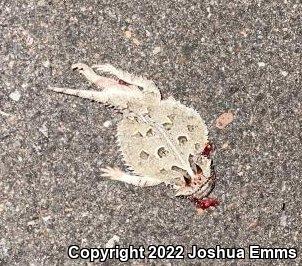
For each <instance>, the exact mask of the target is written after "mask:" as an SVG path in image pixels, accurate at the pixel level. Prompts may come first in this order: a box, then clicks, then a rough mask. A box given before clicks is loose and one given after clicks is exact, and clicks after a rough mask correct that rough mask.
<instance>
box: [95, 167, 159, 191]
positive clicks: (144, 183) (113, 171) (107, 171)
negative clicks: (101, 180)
mask: <svg viewBox="0 0 302 266" xmlns="http://www.w3.org/2000/svg"><path fill="white" fill-rule="evenodd" d="M101 170H102V171H103V174H102V176H103V177H108V178H110V179H112V180H118V181H121V182H125V183H128V184H132V185H134V186H138V187H150V186H155V185H158V184H160V183H162V181H160V180H158V179H154V178H153V179H152V178H149V177H145V176H138V175H130V174H127V173H125V172H123V171H121V170H120V169H118V168H111V167H106V168H103V169H101Z"/></svg>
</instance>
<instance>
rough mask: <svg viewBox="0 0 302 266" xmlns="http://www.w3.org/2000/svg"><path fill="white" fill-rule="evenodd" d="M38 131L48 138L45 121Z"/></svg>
mask: <svg viewBox="0 0 302 266" xmlns="http://www.w3.org/2000/svg"><path fill="white" fill-rule="evenodd" d="M39 131H40V132H41V133H42V134H43V136H44V137H46V138H48V128H47V127H46V123H44V124H43V125H42V126H41V127H40V128H39Z"/></svg>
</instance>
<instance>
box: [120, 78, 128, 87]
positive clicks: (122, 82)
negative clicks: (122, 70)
mask: <svg viewBox="0 0 302 266" xmlns="http://www.w3.org/2000/svg"><path fill="white" fill-rule="evenodd" d="M118 84H120V85H125V86H128V85H129V83H127V82H126V81H123V80H121V79H119V80H118Z"/></svg>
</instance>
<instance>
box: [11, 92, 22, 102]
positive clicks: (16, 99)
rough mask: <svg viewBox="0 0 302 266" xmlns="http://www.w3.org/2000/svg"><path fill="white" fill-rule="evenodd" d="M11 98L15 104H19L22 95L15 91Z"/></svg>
mask: <svg viewBox="0 0 302 266" xmlns="http://www.w3.org/2000/svg"><path fill="white" fill-rule="evenodd" d="M9 98H11V99H12V100H13V101H15V102H18V101H19V100H20V98H21V94H20V92H18V91H14V92H12V93H11V94H10V95H9Z"/></svg>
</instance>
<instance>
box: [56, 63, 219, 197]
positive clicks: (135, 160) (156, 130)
mask: <svg viewBox="0 0 302 266" xmlns="http://www.w3.org/2000/svg"><path fill="white" fill-rule="evenodd" d="M72 69H73V70H78V71H79V72H80V73H81V74H83V75H84V76H85V77H86V78H87V79H88V80H89V81H90V82H92V83H93V84H95V85H96V86H97V87H99V88H100V89H102V90H98V91H97V90H75V89H69V88H58V87H50V89H51V90H53V91H55V92H60V93H65V94H70V95H76V96H79V97H82V98H86V99H90V100H94V101H97V102H100V103H103V104H105V105H109V106H114V107H115V108H117V109H119V110H120V111H121V112H122V114H123V118H122V120H121V121H120V122H119V124H118V127H117V141H118V145H119V146H120V150H121V153H122V156H123V159H124V161H125V163H126V165H127V166H128V167H129V170H131V171H132V173H129V172H128V173H126V172H123V171H121V170H120V169H118V168H111V167H106V168H103V169H102V171H103V174H102V175H103V176H104V177H107V178H110V179H113V180H118V181H122V182H125V183H129V184H132V185H135V186H140V187H146V186H155V185H158V184H160V183H165V184H167V185H172V187H173V188H174V189H175V190H176V193H175V196H189V195H193V196H194V197H195V198H196V197H198V198H199V199H202V198H204V197H206V196H207V195H208V194H209V193H210V192H211V191H212V189H213V187H214V184H215V175H214V173H213V169H212V158H211V157H212V156H211V145H210V144H209V142H208V130H207V127H206V125H205V122H204V120H203V119H202V118H201V117H200V115H199V114H198V113H197V112H196V111H195V110H194V109H192V108H189V107H187V106H185V105H183V104H181V103H180V102H178V101H176V100H175V99H174V98H173V97H170V98H168V99H165V100H162V98H161V93H160V91H159V89H158V88H157V86H156V85H155V83H154V82H153V81H150V80H148V79H145V78H143V77H137V76H134V75H132V74H129V73H126V72H124V71H122V70H120V69H117V68H115V67H114V66H112V65H110V64H103V65H95V66H92V67H89V66H88V65H86V64H82V63H78V64H74V65H72ZM94 70H97V71H100V72H102V73H107V75H108V74H109V75H110V76H111V77H105V76H99V75H98V74H97V73H96V72H95V71H94ZM113 77H116V78H113Z"/></svg>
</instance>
